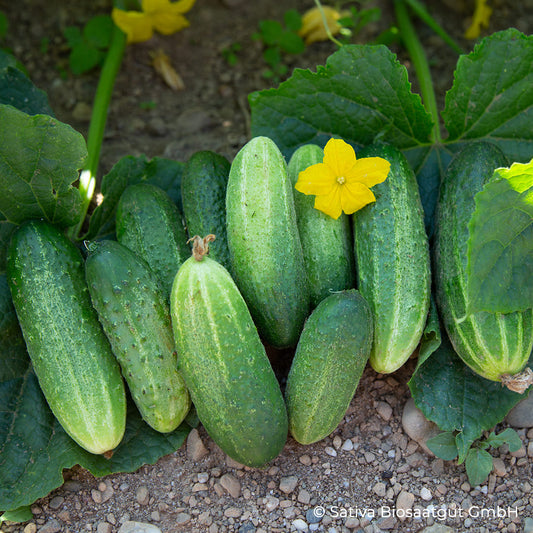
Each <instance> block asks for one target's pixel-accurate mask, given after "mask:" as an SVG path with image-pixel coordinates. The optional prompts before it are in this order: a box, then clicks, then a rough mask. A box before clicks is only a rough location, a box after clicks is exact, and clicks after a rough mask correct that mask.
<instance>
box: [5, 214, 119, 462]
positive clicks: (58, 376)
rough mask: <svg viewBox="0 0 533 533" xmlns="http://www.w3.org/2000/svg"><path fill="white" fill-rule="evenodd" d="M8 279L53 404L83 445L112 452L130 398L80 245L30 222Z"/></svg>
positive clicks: (19, 235)
mask: <svg viewBox="0 0 533 533" xmlns="http://www.w3.org/2000/svg"><path fill="white" fill-rule="evenodd" d="M8 282H9V286H10V289H11V294H12V296H13V303H14V305H15V309H16V312H17V316H18V319H19V322H20V326H21V329H22V333H23V335H24V339H25V341H26V346H27V348H28V353H29V355H30V358H31V361H32V364H33V368H34V370H35V374H36V375H37V378H38V380H39V385H40V386H41V389H42V391H43V393H44V396H45V398H46V400H47V402H48V404H49V406H50V409H51V410H52V412H53V413H54V415H55V416H56V418H57V419H58V421H59V423H60V424H61V426H62V427H63V429H64V430H65V431H66V432H67V433H68V434H69V435H70V436H71V437H72V438H73V439H74V440H75V441H76V442H77V443H78V444H79V445H80V446H81V447H83V448H85V449H86V450H88V451H89V452H91V453H95V454H109V453H110V452H112V450H113V449H114V448H115V447H116V446H117V445H118V444H119V442H120V441H121V439H122V437H123V435H124V430H125V424H126V396H125V390H124V383H123V381H122V377H121V375H120V368H119V366H118V364H117V361H116V360H115V357H114V356H113V353H112V352H111V347H110V345H109V342H108V341H107V339H106V336H105V334H104V332H103V330H102V327H101V326H100V323H99V322H98V318H97V315H96V311H95V310H94V309H93V307H92V305H91V299H90V296H89V291H88V290H87V284H86V282H85V271H84V264H83V258H82V256H81V254H80V252H79V250H78V249H77V248H76V247H75V246H74V245H73V244H72V243H71V242H70V241H69V240H68V239H67V238H66V237H65V236H64V235H63V234H62V233H61V232H60V231H59V230H58V229H56V228H55V227H53V226H51V225H49V224H47V223H44V222H40V221H33V222H30V223H27V224H25V225H23V226H21V227H20V228H19V229H18V230H17V231H16V232H15V234H14V235H13V238H12V241H11V245H10V249H9V257H8Z"/></svg>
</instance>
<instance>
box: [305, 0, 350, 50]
mask: <svg viewBox="0 0 533 533" xmlns="http://www.w3.org/2000/svg"><path fill="white" fill-rule="evenodd" d="M322 10H323V12H324V17H325V18H326V22H327V25H328V28H329V31H330V32H331V35H335V34H337V33H339V30H340V29H341V25H340V24H339V23H338V22H337V21H338V20H339V19H340V18H341V17H342V16H344V14H343V13H339V12H338V11H337V10H336V9H334V8H332V7H329V6H322ZM298 35H299V36H300V37H301V38H302V39H304V41H305V44H306V45H309V44H311V43H314V42H316V41H327V40H328V34H327V32H326V28H325V27H324V21H323V19H322V14H321V13H320V9H319V8H318V7H313V8H311V9H309V11H306V12H305V13H304V14H303V16H302V27H301V28H300V30H299V31H298Z"/></svg>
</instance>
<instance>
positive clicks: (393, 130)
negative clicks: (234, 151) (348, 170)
mask: <svg viewBox="0 0 533 533" xmlns="http://www.w3.org/2000/svg"><path fill="white" fill-rule="evenodd" d="M249 99H250V105H251V110H252V135H253V136H258V135H265V136H267V137H270V138H271V139H273V140H274V142H275V143H276V144H277V145H278V147H279V148H280V150H281V151H282V152H283V154H284V155H285V157H287V158H289V157H290V156H291V155H292V153H293V152H294V150H296V148H298V146H300V145H302V144H305V143H315V144H319V145H321V146H324V144H325V143H326V142H327V140H328V139H329V138H330V137H331V136H333V135H335V136H340V137H342V138H343V139H344V140H346V141H347V142H350V143H351V144H353V145H354V147H356V148H357V147H358V146H362V145H366V144H370V143H372V142H373V141H374V140H376V138H379V139H380V140H382V141H385V142H389V143H391V144H394V145H395V146H397V147H398V148H400V149H405V148H410V147H413V146H417V145H420V144H427V143H428V142H429V135H430V132H431V129H432V122H431V118H430V116H429V114H428V113H427V112H426V111H425V109H424V107H423V105H422V102H421V99H420V96H419V95H416V94H413V93H412V92H411V85H410V83H409V81H408V79H407V70H406V69H405V67H404V66H403V65H401V64H400V63H399V62H398V60H397V59H396V57H395V56H394V54H392V52H391V51H390V50H389V49H388V48H387V47H385V46H383V45H379V46H368V45H364V46H363V45H346V46H343V47H342V48H341V49H340V50H339V51H338V52H336V53H334V54H333V55H331V56H330V57H329V58H328V61H327V64H326V66H325V67H321V66H319V67H317V71H316V72H311V71H310V70H299V69H297V70H295V71H294V73H293V75H292V77H291V78H289V79H288V80H287V81H285V82H284V83H282V84H281V85H280V86H279V88H277V89H269V90H265V91H260V92H257V93H253V94H251V95H250V97H249Z"/></svg>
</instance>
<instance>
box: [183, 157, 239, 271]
mask: <svg viewBox="0 0 533 533" xmlns="http://www.w3.org/2000/svg"><path fill="white" fill-rule="evenodd" d="M229 169H230V163H229V161H228V160H227V159H226V158H225V157H224V156H222V155H219V154H216V153H215V152H210V151H203V152H196V153H195V154H193V155H192V156H191V157H190V159H189V160H188V161H187V163H186V165H185V170H184V172H183V177H182V179H181V197H182V202H183V215H184V217H185V222H186V225H187V231H188V232H189V235H191V236H193V235H209V234H214V235H216V240H215V241H214V242H212V243H211V246H210V247H209V257H210V258H211V259H215V260H216V261H218V262H219V263H220V264H221V265H222V266H223V267H225V268H226V269H228V270H230V269H231V266H230V265H231V262H230V256H229V248H228V238H227V234H226V188H227V185H228V176H229Z"/></svg>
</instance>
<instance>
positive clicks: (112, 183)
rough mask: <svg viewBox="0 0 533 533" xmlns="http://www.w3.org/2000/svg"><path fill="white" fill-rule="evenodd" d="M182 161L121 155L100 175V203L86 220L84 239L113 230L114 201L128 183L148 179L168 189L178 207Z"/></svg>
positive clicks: (116, 200)
mask: <svg viewBox="0 0 533 533" xmlns="http://www.w3.org/2000/svg"><path fill="white" fill-rule="evenodd" d="M184 166H185V165H184V163H181V162H179V161H174V160H172V159H164V158H160V157H155V158H154V159H152V160H150V161H148V160H147V159H146V157H145V156H144V155H141V156H138V157H134V156H126V157H123V158H122V159H120V160H119V161H118V162H117V163H116V164H115V165H114V166H113V168H112V169H111V170H110V171H109V173H108V174H106V175H105V176H104V177H103V179H102V186H101V194H102V197H103V201H102V203H101V204H100V205H99V206H98V207H97V208H96V209H95V210H94V212H93V214H92V215H91V219H90V221H89V231H88V233H87V235H85V238H86V239H94V238H95V237H97V236H98V237H103V236H109V235H111V234H113V233H114V231H115V216H116V212H117V204H118V201H119V200H120V197H121V195H122V193H123V192H124V191H125V190H126V187H128V185H133V184H135V183H139V182H140V181H145V180H146V181H148V182H149V183H153V184H154V185H157V186H158V187H160V188H161V189H163V190H164V191H166V192H167V194H168V195H169V196H170V197H171V198H172V200H174V202H175V203H176V205H177V206H178V208H180V211H181V210H182V208H181V176H182V174H183V167H184Z"/></svg>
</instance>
